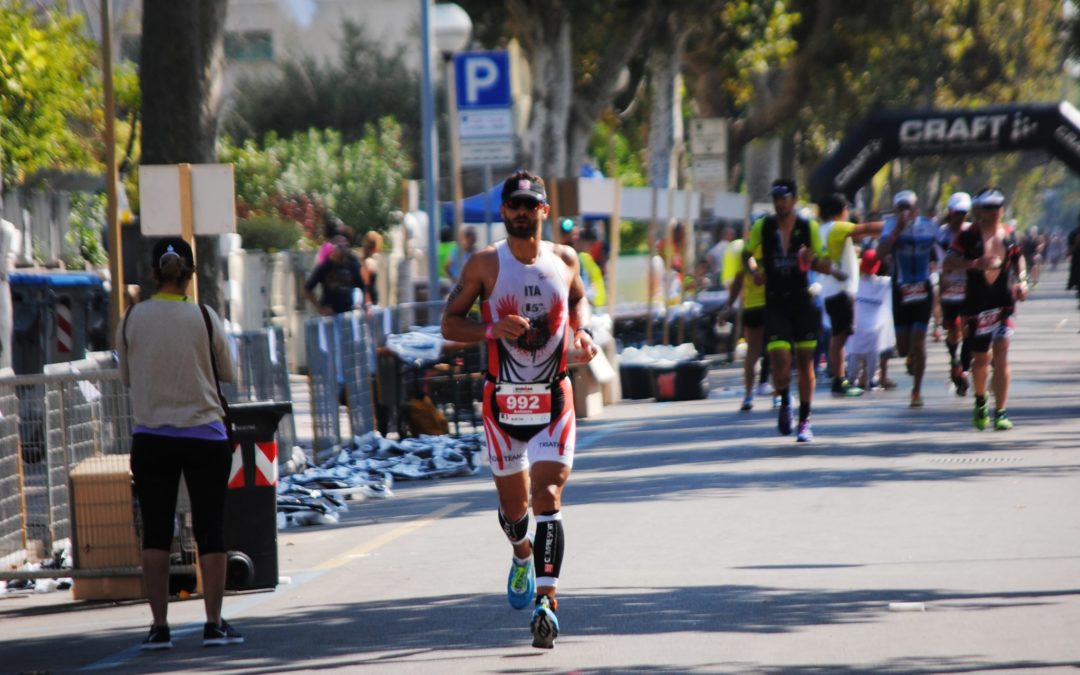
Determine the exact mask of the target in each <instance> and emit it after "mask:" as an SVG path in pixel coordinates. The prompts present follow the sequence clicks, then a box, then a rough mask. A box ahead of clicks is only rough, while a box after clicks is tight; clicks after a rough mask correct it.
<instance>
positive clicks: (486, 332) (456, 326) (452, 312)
mask: <svg viewBox="0 0 1080 675" xmlns="http://www.w3.org/2000/svg"><path fill="white" fill-rule="evenodd" d="M498 274H499V258H498V254H497V253H496V252H495V249H494V248H491V247H488V248H485V249H484V250H482V251H480V252H478V253H477V254H476V255H474V256H472V257H471V258H469V261H468V262H467V263H465V268H464V269H463V270H462V271H461V275H460V276H459V277H458V280H457V284H455V285H454V289H453V290H452V291H450V295H449V296H448V297H447V298H446V309H445V310H444V311H443V319H442V334H443V337H444V338H446V339H447V340H455V341H457V342H480V341H481V340H484V339H485V338H489V337H491V338H505V339H509V340H513V339H516V338H518V337H519V336H520V335H521V334H522V333H524V332H525V330H526V329H527V328H528V327H529V320H528V319H526V318H525V317H522V316H517V315H509V316H504V317H500V318H499V320H498V321H497V322H495V323H492V324H484V323H481V322H479V321H473V320H472V319H470V318H469V317H468V314H469V310H470V309H471V308H472V306H473V303H475V302H476V300H477V299H479V298H481V295H482V294H483V293H484V291H485V289H486V288H488V284H490V285H491V286H494V280H495V277H497V276H498ZM485 282H487V283H485Z"/></svg>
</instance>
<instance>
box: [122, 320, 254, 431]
mask: <svg viewBox="0 0 1080 675" xmlns="http://www.w3.org/2000/svg"><path fill="white" fill-rule="evenodd" d="M207 309H209V308H207ZM209 312H210V321H211V323H212V324H213V326H214V356H215V357H216V358H217V365H218V375H219V377H220V378H221V381H222V382H232V381H233V379H234V377H233V373H234V370H235V366H234V365H233V360H232V353H231V351H230V350H229V344H228V340H227V339H226V337H225V328H224V326H223V325H222V323H221V319H220V318H218V315H217V314H216V313H215V312H214V310H212V309H209ZM125 334H126V338H127V339H126V341H125ZM115 344H116V348H117V353H118V355H119V357H120V377H121V378H122V379H123V381H124V384H126V385H128V386H129V387H130V388H131V409H132V417H133V418H134V419H133V422H134V424H141V425H143V426H147V427H152V428H155V427H161V426H165V425H168V426H174V427H195V426H200V425H203V424H209V423H211V422H220V421H221V418H222V416H223V415H224V411H223V410H222V409H221V404H220V403H219V402H218V397H217V389H216V387H215V386H214V371H213V369H212V367H211V364H210V337H209V336H208V335H207V333H206V323H205V322H204V321H203V317H202V312H200V311H199V306H198V305H196V304H193V303H190V302H180V301H176V300H154V299H151V300H147V301H145V302H140V303H139V304H138V305H135V307H133V308H132V309H131V312H129V313H128V315H127V318H126V319H125V320H124V321H122V322H121V323H120V328H119V329H118V330H117V332H116V342H115Z"/></svg>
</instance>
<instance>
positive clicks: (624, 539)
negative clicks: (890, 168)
mask: <svg viewBox="0 0 1080 675" xmlns="http://www.w3.org/2000/svg"><path fill="white" fill-rule="evenodd" d="M1063 287H1064V272H1063V271H1059V272H1058V273H1054V274H1048V275H1046V277H1045V278H1044V283H1043V284H1042V285H1041V286H1040V287H1038V288H1037V289H1036V290H1035V292H1034V295H1033V298H1032V300H1031V301H1029V302H1028V303H1027V304H1026V305H1025V306H1023V307H1022V310H1021V314H1020V317H1019V321H1018V329H1017V334H1016V337H1015V339H1014V343H1013V347H1012V360H1013V363H1014V373H1013V377H1014V382H1013V392H1012V400H1011V401H1010V404H1009V410H1010V414H1011V416H1012V418H1013V420H1014V422H1015V423H1016V428H1015V429H1014V430H1012V431H1010V432H992V431H984V432H977V431H975V430H974V429H973V428H972V425H971V406H972V401H971V398H970V397H969V398H963V399H962V398H958V397H957V396H956V395H955V394H954V393H952V392H951V391H949V390H948V389H947V388H946V386H945V380H946V377H945V375H946V368H945V347H944V345H943V344H931V345H930V350H931V359H930V365H929V370H930V376H929V377H928V381H927V385H926V387H925V392H924V395H925V397H926V400H927V406H926V408H924V409H922V410H912V409H909V408H908V407H907V403H908V393H907V391H906V389H905V387H907V386H910V378H908V377H906V376H905V375H903V367H902V364H901V363H899V362H896V364H895V366H894V368H893V372H894V373H895V374H896V375H895V377H896V379H897V380H899V381H900V383H901V387H900V389H898V390H896V391H893V392H875V393H872V394H868V395H866V396H864V397H862V398H859V399H835V398H832V397H831V396H830V395H829V394H828V391H827V388H825V386H824V385H822V387H819V390H818V399H817V401H816V404H815V413H814V422H815V431H816V433H817V439H816V441H815V442H814V443H813V444H810V445H804V444H796V443H795V442H794V439H793V437H781V436H779V435H778V434H777V433H776V431H775V416H774V413H773V412H772V411H771V410H768V409H767V407H768V406H767V405H764V406H762V403H765V402H760V403H759V409H757V410H755V411H753V412H751V413H748V414H746V413H739V412H738V411H737V408H738V405H739V398H738V397H737V396H736V395H735V392H734V389H732V387H737V380H738V372H737V371H736V370H735V369H723V370H719V371H715V372H714V373H713V380H714V384H715V385H716V386H715V388H714V395H713V396H712V397H711V398H710V399H708V400H704V401H696V402H688V403H670V404H656V403H653V402H632V403H631V402H627V403H624V404H621V405H618V406H613V407H609V408H607V409H606V410H605V414H604V416H603V417H602V418H600V419H598V420H595V421H587V422H584V423H582V424H581V425H580V427H579V429H580V440H579V453H578V459H577V464H576V466H575V472H574V474H573V476H572V477H571V483H570V486H569V487H568V489H567V491H566V494H565V506H564V516H565V526H566V536H567V554H566V562H565V564H564V568H563V573H562V582H561V583H562V586H561V593H560V602H561V606H560V614H559V616H560V620H561V623H562V628H563V635H562V636H561V637H560V638H559V640H558V641H557V643H556V647H555V649H554V650H552V651H540V650H535V649H533V648H532V647H531V646H530V639H529V634H528V630H527V624H528V618H529V617H528V613H527V612H515V611H514V610H512V609H510V608H509V606H508V605H507V603H506V599H505V595H504V586H505V579H506V572H507V566H508V562H509V548H508V545H507V544H506V542H505V539H504V538H503V535H502V533H501V531H500V530H499V528H498V525H497V523H496V518H495V511H494V508H495V503H496V501H495V495H494V490H493V488H492V486H491V483H490V479H489V478H488V476H487V474H486V471H485V472H484V473H483V474H482V475H479V476H476V477H474V478H467V479H457V480H451V481H445V482H436V483H421V484H413V485H403V486H400V489H399V490H398V498H396V499H393V500H389V501H385V502H367V503H364V504H361V505H358V506H357V507H356V508H354V509H352V510H351V511H350V512H349V513H348V514H347V515H346V517H345V518H343V520H342V522H341V523H340V524H339V525H337V526H332V527H319V528H308V529H302V530H293V531H289V532H285V533H282V535H281V537H280V551H281V567H282V574H283V575H287V576H288V577H290V578H291V583H288V584H284V585H282V586H280V587H279V588H278V589H277V590H276V591H275V592H272V593H252V594H242V595H235V596H231V597H229V598H227V599H226V603H225V615H226V617H227V618H229V619H230V620H231V621H233V622H234V623H235V625H236V626H237V627H238V628H239V629H240V630H242V631H243V633H244V635H245V636H246V638H247V642H246V643H245V644H243V645H238V646H233V647H226V648H218V649H204V648H203V647H201V646H200V638H201V636H200V634H199V633H200V631H201V622H202V608H201V603H199V602H198V601H184V602H174V603H172V605H171V606H170V619H171V623H172V626H173V630H174V633H173V635H174V641H175V642H176V645H177V646H176V648H175V649H173V650H171V651H165V652H156V653H148V654H142V653H139V652H138V651H137V649H136V648H135V646H136V645H137V643H138V642H139V641H140V640H141V639H142V637H143V636H144V634H145V631H146V627H147V625H148V624H149V611H148V609H147V607H146V606H145V604H141V603H128V604H111V603H106V604H100V603H97V604H94V603H77V602H73V601H72V600H71V598H70V594H69V593H53V594H49V595H35V596H30V597H22V598H13V599H5V600H0V670H3V671H5V672H19V671H69V670H79V669H96V670H103V671H107V672H164V671H230V672H262V673H272V672H286V671H288V672H293V671H327V670H337V671H354V670H355V671H363V672H388V673H487V672H493V673H494V672H498V673H528V672H575V673H599V672H648V673H657V672H663V673H666V672H765V673H769V672H794V673H825V672H829V673H833V672H840V673H845V672H880V671H897V672H915V673H953V672H978V671H995V672H1001V671H1005V672H1030V671H1036V670H1037V671H1039V672H1064V671H1073V670H1075V669H1076V668H1078V667H1080V443H1078V442H1077V439H1078V437H1080V420H1078V415H1077V412H1078V404H1077V396H1076V394H1077V389H1078V387H1080V356H1078V355H1080V350H1078V349H1077V344H1078V342H1080V335H1078V334H1077V330H1078V329H1080V312H1078V311H1077V307H1076V301H1075V300H1074V299H1073V298H1072V296H1071V295H1069V294H1066V293H1065V291H1064V290H1062V289H1063ZM725 387H726V388H727V389H725Z"/></svg>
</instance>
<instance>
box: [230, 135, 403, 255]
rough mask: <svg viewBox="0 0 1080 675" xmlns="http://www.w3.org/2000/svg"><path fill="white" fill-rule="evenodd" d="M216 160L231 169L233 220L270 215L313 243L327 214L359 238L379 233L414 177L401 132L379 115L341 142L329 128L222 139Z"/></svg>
mask: <svg viewBox="0 0 1080 675" xmlns="http://www.w3.org/2000/svg"><path fill="white" fill-rule="evenodd" d="M218 158H219V161H222V162H229V163H232V164H233V165H234V166H235V175H236V201H237V212H238V215H239V216H240V217H241V218H242V219H243V218H251V217H255V216H266V215H274V216H279V217H282V218H286V219H289V220H292V221H295V222H297V223H299V224H301V225H302V226H303V228H304V231H305V234H306V235H307V236H308V237H309V238H311V239H313V240H318V239H320V238H321V236H322V226H323V224H324V222H325V221H326V219H327V218H328V217H331V216H336V217H338V218H341V219H342V220H343V221H344V222H345V224H346V225H348V226H350V227H352V228H353V229H354V230H356V231H357V232H363V231H366V230H369V229H374V230H378V231H385V230H386V229H387V227H389V225H390V224H391V222H392V218H391V213H392V212H393V211H394V210H395V209H397V208H398V204H399V202H400V195H401V183H402V181H403V180H404V179H405V178H406V177H408V175H409V174H410V172H411V171H412V163H411V161H410V160H409V158H408V156H407V154H406V152H405V149H404V147H403V145H402V130H401V127H400V126H399V125H398V124H397V122H395V121H394V120H393V119H392V118H389V117H385V118H383V119H380V120H378V122H377V123H373V124H368V125H367V126H366V128H365V129H364V132H363V134H362V137H361V138H360V139H359V140H357V141H354V142H352V143H347V142H345V140H344V136H343V134H342V133H341V132H339V131H337V130H333V129H325V130H318V129H309V130H307V131H305V132H301V133H297V134H294V135H293V136H291V137H289V138H280V137H278V136H277V135H276V134H274V133H270V134H268V135H267V136H266V137H265V138H264V139H263V141H262V143H257V142H255V141H254V140H252V139H248V140H246V141H244V142H242V143H240V144H239V145H237V144H234V143H233V142H232V141H231V140H230V139H228V138H225V139H223V140H222V141H221V143H220V147H219V152H218Z"/></svg>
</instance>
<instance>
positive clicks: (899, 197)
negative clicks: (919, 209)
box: [892, 190, 919, 208]
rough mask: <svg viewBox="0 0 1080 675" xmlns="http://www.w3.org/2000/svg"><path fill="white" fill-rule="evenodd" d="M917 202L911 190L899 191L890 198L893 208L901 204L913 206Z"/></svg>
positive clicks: (917, 199)
mask: <svg viewBox="0 0 1080 675" xmlns="http://www.w3.org/2000/svg"><path fill="white" fill-rule="evenodd" d="M918 201H919V198H918V197H916V196H915V193H914V192H913V191H911V190H901V191H900V192H897V193H896V195H895V196H893V198H892V205H893V208H895V207H897V206H900V205H901V204H907V205H908V206H915V204H917V203H918Z"/></svg>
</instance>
